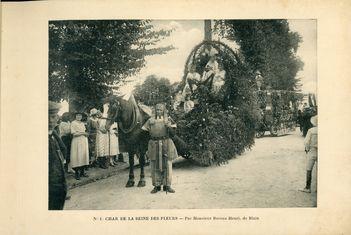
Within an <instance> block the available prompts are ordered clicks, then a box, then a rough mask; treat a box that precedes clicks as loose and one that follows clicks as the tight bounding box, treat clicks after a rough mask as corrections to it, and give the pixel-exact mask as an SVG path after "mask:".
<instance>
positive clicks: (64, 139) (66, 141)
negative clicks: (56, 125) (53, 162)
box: [61, 135, 72, 164]
mask: <svg viewBox="0 0 351 235" xmlns="http://www.w3.org/2000/svg"><path fill="white" fill-rule="evenodd" d="M61 139H62V142H63V143H64V144H65V146H66V149H67V155H66V163H67V164H68V163H70V161H71V156H70V155H71V154H70V153H71V152H70V151H71V142H72V136H71V135H64V136H62V137H61Z"/></svg>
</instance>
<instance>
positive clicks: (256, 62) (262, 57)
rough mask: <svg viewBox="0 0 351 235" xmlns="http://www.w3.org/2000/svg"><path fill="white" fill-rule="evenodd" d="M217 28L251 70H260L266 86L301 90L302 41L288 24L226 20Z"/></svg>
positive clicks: (277, 21) (266, 21) (270, 21)
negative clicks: (298, 51) (233, 43)
mask: <svg viewBox="0 0 351 235" xmlns="http://www.w3.org/2000/svg"><path fill="white" fill-rule="evenodd" d="M216 28H217V30H218V31H220V34H221V35H223V36H224V37H226V38H228V39H230V40H233V41H235V42H236V43H237V44H238V45H239V46H240V51H241V53H242V54H243V55H244V57H245V60H246V62H247V63H248V65H249V66H250V68H251V69H252V70H253V71H255V70H259V71H260V72H261V73H262V74H263V77H264V79H265V81H264V83H265V85H266V86H267V85H269V86H271V87H272V88H273V89H275V90H295V89H297V88H299V84H298V82H299V79H298V78H296V74H297V72H298V71H299V70H300V69H302V67H303V62H302V61H301V60H300V59H299V58H298V57H297V56H296V51H297V49H298V47H299V43H300V42H301V41H302V39H301V37H300V35H299V34H298V33H297V32H292V31H290V29H289V23H288V21H287V20H222V21H217V22H216Z"/></svg>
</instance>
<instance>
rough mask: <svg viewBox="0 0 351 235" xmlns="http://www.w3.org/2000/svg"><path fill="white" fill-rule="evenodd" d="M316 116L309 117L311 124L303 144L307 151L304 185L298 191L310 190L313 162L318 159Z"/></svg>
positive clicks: (306, 191)
mask: <svg viewBox="0 0 351 235" xmlns="http://www.w3.org/2000/svg"><path fill="white" fill-rule="evenodd" d="M317 122H318V121H317V116H313V117H312V118H311V123H312V125H313V127H312V128H310V129H309V130H308V132H307V135H306V138H305V141H304V144H305V151H306V153H307V166H306V171H307V172H306V187H305V188H304V189H302V190H300V191H302V192H305V193H310V192H311V181H312V170H313V166H314V164H315V163H316V162H317V160H318V146H317V145H318V129H317Z"/></svg>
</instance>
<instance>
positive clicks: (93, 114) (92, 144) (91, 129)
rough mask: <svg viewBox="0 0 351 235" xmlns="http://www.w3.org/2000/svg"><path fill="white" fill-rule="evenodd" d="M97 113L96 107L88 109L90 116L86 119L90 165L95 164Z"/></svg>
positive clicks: (97, 127)
mask: <svg viewBox="0 0 351 235" xmlns="http://www.w3.org/2000/svg"><path fill="white" fill-rule="evenodd" d="M98 114H99V111H98V110H97V109H96V108H93V109H91V110H90V117H89V118H88V121H87V129H88V133H89V137H88V143H89V163H90V165H92V166H93V165H95V163H96V151H95V150H96V133H97V131H98V129H99V124H98V120H99V119H98Z"/></svg>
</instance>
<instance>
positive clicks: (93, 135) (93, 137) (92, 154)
mask: <svg viewBox="0 0 351 235" xmlns="http://www.w3.org/2000/svg"><path fill="white" fill-rule="evenodd" d="M88 142H89V160H90V162H94V161H95V160H96V151H95V150H96V133H90V135H89V139H88Z"/></svg>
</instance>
